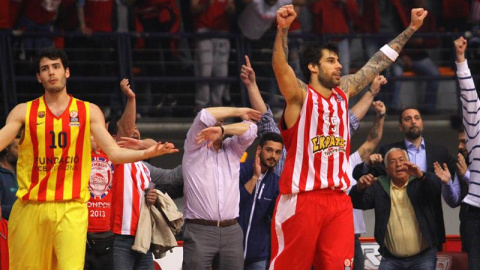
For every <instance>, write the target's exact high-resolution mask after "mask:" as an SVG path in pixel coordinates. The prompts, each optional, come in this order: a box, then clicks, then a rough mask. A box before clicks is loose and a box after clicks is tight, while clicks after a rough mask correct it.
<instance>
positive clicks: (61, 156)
mask: <svg viewBox="0 0 480 270" xmlns="http://www.w3.org/2000/svg"><path fill="white" fill-rule="evenodd" d="M90 151H91V145H90V108H89V103H88V102H84V101H81V100H78V99H76V98H73V97H71V98H70V102H69V104H68V106H67V108H66V109H65V111H64V112H63V113H62V114H61V115H60V116H58V117H57V116H55V115H54V114H53V113H52V112H51V111H50V109H49V108H48V106H47V105H46V104H45V99H44V96H42V97H40V98H38V99H35V100H33V101H29V102H27V113H26V118H25V131H24V138H23V140H22V141H21V142H20V144H19V154H18V162H17V179H18V192H17V197H18V198H19V199H20V200H29V201H39V202H50V201H70V200H74V201H80V202H86V201H88V199H89V197H90V196H89V192H88V189H87V187H88V180H89V177H90V167H91V157H90Z"/></svg>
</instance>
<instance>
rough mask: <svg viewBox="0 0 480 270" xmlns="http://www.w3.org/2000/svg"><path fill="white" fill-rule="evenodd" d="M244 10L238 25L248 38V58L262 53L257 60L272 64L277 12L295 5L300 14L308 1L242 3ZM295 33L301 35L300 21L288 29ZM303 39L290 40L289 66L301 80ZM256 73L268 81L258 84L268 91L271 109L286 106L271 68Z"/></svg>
mask: <svg viewBox="0 0 480 270" xmlns="http://www.w3.org/2000/svg"><path fill="white" fill-rule="evenodd" d="M242 2H243V3H244V4H246V5H245V8H244V9H243V10H242V11H241V12H240V14H239V16H238V26H239V28H240V31H241V33H242V34H243V36H245V38H246V41H247V42H246V48H245V49H246V51H245V52H244V53H245V54H247V55H250V56H253V55H255V54H254V52H260V53H259V54H257V55H255V59H256V61H259V62H270V61H271V54H270V53H265V52H268V50H270V49H271V48H272V46H273V39H272V38H271V36H273V35H274V31H275V29H274V27H272V26H273V22H274V21H275V18H276V14H277V10H278V9H279V8H280V7H282V6H284V5H287V4H294V5H295V10H296V11H297V12H300V9H301V6H303V5H305V0H243V1H242ZM289 31H290V32H292V33H300V32H301V25H300V22H299V21H298V20H295V21H294V22H293V23H292V26H291V27H290V29H289ZM302 43H303V41H302V39H301V38H299V37H297V38H292V39H291V40H289V47H290V50H289V54H288V57H289V63H290V64H291V65H292V67H293V68H294V70H295V72H296V73H297V75H298V76H300V77H302V74H301V73H302V72H301V69H300V57H299V50H300V48H301V46H302ZM256 69H257V74H258V76H259V77H263V78H268V80H264V81H259V82H258V84H259V85H260V88H262V89H266V90H268V95H269V96H268V103H269V104H270V106H272V107H283V101H280V100H279V97H278V87H277V85H276V82H275V80H274V79H273V73H272V69H271V68H270V65H259V67H258V68H256Z"/></svg>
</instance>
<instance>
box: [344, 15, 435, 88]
mask: <svg viewBox="0 0 480 270" xmlns="http://www.w3.org/2000/svg"><path fill="white" fill-rule="evenodd" d="M411 14H412V16H411V21H410V25H409V26H408V27H407V29H405V30H404V31H403V32H402V33H401V34H400V35H398V36H397V37H395V38H394V39H393V40H392V41H390V42H389V43H388V45H385V46H383V47H382V48H381V49H380V50H379V51H378V52H377V53H376V54H375V55H373V57H372V58H370V60H368V62H367V63H366V64H365V65H364V66H363V67H362V68H361V69H360V70H359V71H357V73H355V74H352V75H347V76H343V77H342V78H341V80H340V88H342V89H343V90H344V91H345V92H347V93H348V95H349V96H350V97H353V96H355V95H356V94H358V93H359V92H360V91H362V90H363V89H364V88H365V86H367V85H368V84H369V83H370V82H371V81H372V80H373V78H374V77H375V76H376V75H377V74H380V73H381V72H382V71H383V70H384V69H386V68H387V67H388V66H389V65H391V64H392V63H393V62H394V61H395V59H396V58H397V57H398V54H399V53H400V51H401V50H402V48H403V46H404V45H405V44H406V43H407V41H408V40H409V39H410V38H411V37H412V35H413V34H414V33H415V32H416V31H417V30H418V29H419V28H420V27H421V26H422V24H423V20H424V19H425V17H426V16H427V14H428V11H426V10H424V9H423V8H414V9H412V11H411Z"/></svg>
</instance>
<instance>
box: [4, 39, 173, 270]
mask: <svg viewBox="0 0 480 270" xmlns="http://www.w3.org/2000/svg"><path fill="white" fill-rule="evenodd" d="M35 69H36V77H37V80H38V82H39V83H41V84H42V85H43V87H44V88H45V94H44V95H43V96H41V97H40V98H38V99H35V100H33V101H29V102H27V103H22V104H19V105H17V106H16V107H15V108H14V109H13V110H12V111H11V112H10V114H9V115H8V117H7V122H6V125H5V126H4V127H3V128H2V129H1V130H0V149H3V148H5V147H6V146H7V145H8V143H9V142H10V141H12V140H13V138H15V136H16V134H17V133H18V132H19V131H20V130H21V129H22V128H23V134H22V138H21V141H20V143H19V157H18V163H17V178H18V192H17V198H18V200H17V201H16V202H15V204H14V205H13V208H12V212H11V214H10V222H9V252H10V269H83V267H84V259H85V243H86V235H87V221H88V215H87V205H86V202H87V201H88V199H89V196H90V194H89V192H88V189H87V186H88V181H89V176H90V167H91V156H90V150H91V145H90V134H91V135H92V136H93V137H94V139H95V141H96V142H97V144H98V145H99V146H100V148H101V149H102V150H103V151H104V152H105V153H106V154H107V156H108V158H109V159H110V160H111V161H112V162H113V163H129V162H134V161H138V160H143V159H147V158H151V157H154V156H158V155H163V154H169V153H174V152H177V151H178V150H177V149H175V147H174V145H173V144H171V143H165V144H160V143H159V144H157V145H154V146H152V147H150V148H148V149H147V150H143V151H138V150H129V149H123V148H120V147H119V146H118V145H117V144H116V143H115V141H114V140H113V138H112V137H111V136H110V134H109V133H108V131H107V130H106V128H105V119H104V117H103V114H102V112H101V111H100V109H99V108H98V107H97V106H96V105H94V104H91V103H88V102H84V101H80V100H78V99H75V98H74V97H72V96H71V95H69V94H68V93H67V88H66V82H67V79H68V78H69V77H70V70H69V68H68V59H67V56H66V54H65V52H63V51H62V50H59V49H55V48H48V49H45V50H43V51H41V52H40V54H39V55H38V56H37V58H36V60H35Z"/></svg>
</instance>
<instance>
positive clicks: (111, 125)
mask: <svg viewBox="0 0 480 270" xmlns="http://www.w3.org/2000/svg"><path fill="white" fill-rule="evenodd" d="M118 120H120V119H118V118H112V119H110V121H108V125H107V130H108V133H110V135H112V136H116V135H117V133H118Z"/></svg>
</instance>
